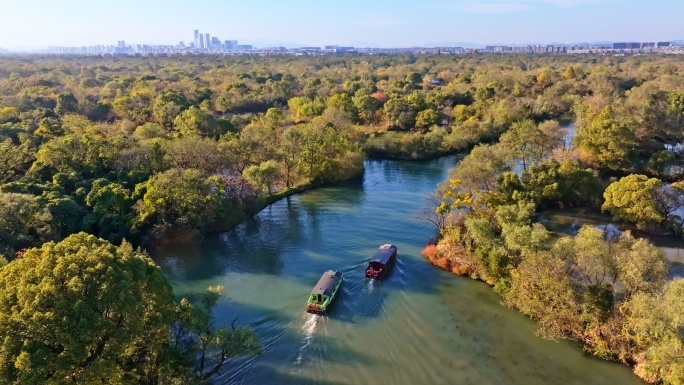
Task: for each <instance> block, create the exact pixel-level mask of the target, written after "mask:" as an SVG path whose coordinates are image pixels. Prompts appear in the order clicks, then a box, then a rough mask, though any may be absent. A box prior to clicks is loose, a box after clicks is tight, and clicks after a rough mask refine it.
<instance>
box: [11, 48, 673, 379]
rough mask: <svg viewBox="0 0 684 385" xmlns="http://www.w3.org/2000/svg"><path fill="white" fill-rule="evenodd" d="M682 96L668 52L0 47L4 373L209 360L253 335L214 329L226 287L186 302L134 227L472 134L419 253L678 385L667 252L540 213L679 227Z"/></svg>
mask: <svg viewBox="0 0 684 385" xmlns="http://www.w3.org/2000/svg"><path fill="white" fill-rule="evenodd" d="M683 111H684V62H682V60H681V59H679V58H677V57H665V56H662V57H661V56H655V55H654V56H633V57H605V56H593V55H580V56H573V55H558V56H554V55H549V56H543V55H538V56H532V55H530V56H525V55H523V56H515V55H506V56H498V55H480V54H473V55H459V56H456V55H435V56H411V55H407V56H401V55H394V56H382V55H379V56H354V55H349V56H339V57H336V56H325V57H289V56H282V57H280V56H267V57H257V56H239V57H229V58H224V57H214V56H188V57H108V58H101V57H38V56H34V57H7V58H2V59H0V147H2V148H1V151H0V253H1V254H2V256H3V257H4V258H5V260H6V261H3V264H4V265H5V266H4V267H3V268H2V269H0V308H2V310H3V311H2V312H0V337H2V340H3V345H2V346H0V351H2V354H0V356H1V359H2V361H3V362H4V364H3V365H2V369H0V376H1V377H2V382H6V383H16V384H33V383H35V384H38V383H64V382H68V381H83V382H102V383H146V384H155V383H174V382H175V383H187V382H188V381H191V380H192V381H199V382H201V381H204V380H206V379H208V378H210V377H211V376H212V375H214V374H216V373H218V371H219V370H220V369H221V367H222V366H223V365H224V364H225V363H227V362H229V360H230V359H231V358H234V357H236V356H238V355H242V354H257V353H258V352H259V351H260V347H259V343H258V339H257V338H256V336H255V335H254V333H253V332H252V331H251V329H249V328H248V327H238V326H235V325H234V324H233V325H229V326H227V327H224V328H221V329H218V330H214V328H213V322H212V309H213V307H214V304H215V303H216V301H217V300H218V297H219V296H220V294H221V292H222V288H220V287H212V288H209V289H208V290H207V292H206V293H203V294H198V295H197V296H195V298H189V299H183V300H181V301H180V302H178V299H175V298H174V297H173V293H172V291H171V288H170V286H169V285H168V283H167V282H166V280H165V278H164V277H163V275H162V274H161V272H160V270H159V268H158V267H157V266H155V264H154V262H152V260H151V259H150V258H149V256H147V254H146V252H145V251H144V250H143V249H142V248H140V247H147V246H151V245H154V244H157V243H160V242H190V241H195V240H197V239H199V238H201V236H202V235H203V234H207V233H211V232H219V231H224V230H226V229H229V228H231V227H232V226H234V225H235V224H236V223H238V222H239V221H241V220H243V219H244V218H246V217H248V216H249V215H252V214H254V213H256V212H257V211H258V210H260V209H261V208H262V207H264V206H265V205H267V204H269V203H270V202H272V201H274V200H276V199H279V198H280V197H282V196H285V195H288V194H291V193H294V192H297V191H302V190H304V189H307V188H311V187H316V186H321V185H325V184H329V183H334V182H337V181H342V180H346V179H350V178H354V177H355V176H357V175H359V174H360V173H361V172H363V162H364V159H365V158H366V157H368V156H371V157H386V158H398V159H410V160H420V159H426V158H431V157H436V156H440V155H444V154H449V153H456V152H461V151H462V152H466V151H469V155H468V156H466V157H465V158H464V159H463V160H462V161H461V162H460V163H459V165H458V167H457V168H456V169H454V171H453V172H452V175H451V176H450V179H449V180H448V181H447V182H445V184H444V186H442V188H441V189H440V191H439V195H438V196H435V197H433V198H434V199H433V200H434V202H435V203H436V210H433V211H435V212H436V213H435V214H434V215H433V216H432V217H431V220H433V221H434V222H435V223H436V224H437V225H438V226H439V228H440V232H441V240H440V242H439V243H438V244H437V245H436V246H434V247H432V248H429V249H427V250H426V256H428V257H429V258H430V259H431V260H432V261H433V262H434V263H435V264H437V265H440V266H441V267H444V268H447V269H449V270H452V271H454V272H455V273H458V274H462V275H470V276H472V277H473V278H478V279H482V280H485V281H486V282H488V283H490V284H492V285H493V286H494V288H495V290H496V291H497V292H498V293H499V294H501V295H502V297H503V302H504V303H505V304H506V305H508V306H510V307H513V308H516V309H519V310H520V311H521V312H523V313H524V314H526V315H528V316H530V317H531V318H533V319H535V320H537V321H538V322H539V323H540V332H541V334H542V335H544V336H546V337H550V338H570V339H576V340H579V341H582V342H584V343H585V345H586V346H587V349H588V350H589V351H591V352H592V353H594V354H596V355H598V356H601V357H603V358H607V359H613V360H617V361H621V362H624V363H627V364H630V365H633V366H635V368H636V370H637V372H638V374H639V375H641V376H642V377H644V378H647V379H649V380H653V381H663V382H665V383H668V384H682V383H683V382H682V381H683V380H682V379H683V378H684V364H682V360H681V354H682V353H683V352H684V342H683V341H682V327H684V324H683V323H682V322H683V321H682V320H684V308H683V307H682V306H683V305H682V304H681V303H682V302H681V301H680V299H681V294H682V293H681V290H684V286H682V285H683V284H682V282H683V281H680V280H674V281H669V282H668V279H667V265H666V264H665V260H664V257H663V255H662V253H660V252H659V250H658V249H657V248H655V247H654V246H653V245H650V244H649V243H648V242H647V241H644V240H640V239H635V238H634V237H632V236H631V235H630V234H629V233H624V234H622V235H620V236H619V237H617V238H613V239H606V237H605V234H604V233H603V232H602V231H600V230H597V229H596V228H593V227H585V228H582V229H581V230H580V231H579V232H578V234H577V235H576V236H573V237H562V238H560V239H556V238H554V237H552V236H551V235H552V234H550V233H549V232H548V231H547V230H546V229H545V228H544V226H543V225H542V224H541V223H538V222H537V221H536V218H537V217H536V214H537V213H539V212H540V211H543V210H545V209H547V208H552V207H577V206H585V207H593V208H596V209H597V210H604V211H606V212H609V213H611V214H612V215H613V216H614V217H615V218H616V220H620V221H624V222H627V223H631V224H633V225H634V226H635V227H636V228H639V229H641V230H645V231H649V232H654V233H659V234H672V235H673V236H679V235H680V234H681V233H682V225H683V220H684V219H683V217H684V215H681V211H680V209H681V208H682V207H683V206H684V197H682V192H684V184H683V183H680V182H679V181H680V180H681V179H682V177H683V176H684V175H683V172H682V168H681V164H682V156H681V155H682V154H681V153H680V151H681V150H682V145H681V143H682V140H684V114H683ZM561 118H572V119H575V122H576V125H577V130H576V136H575V137H574V139H573V140H572V141H571V142H570V141H568V140H567V135H568V133H567V132H566V131H565V130H564V129H563V128H561V125H560V124H559V123H558V120H559V119H561ZM7 261H9V262H7ZM123 298H125V299H126V301H121V299H123ZM122 302H125V303H122ZM65 320H66V321H65ZM82 320H88V322H83V321H82ZM143 326H144V327H143ZM46 329H49V332H46V331H45V330H46Z"/></svg>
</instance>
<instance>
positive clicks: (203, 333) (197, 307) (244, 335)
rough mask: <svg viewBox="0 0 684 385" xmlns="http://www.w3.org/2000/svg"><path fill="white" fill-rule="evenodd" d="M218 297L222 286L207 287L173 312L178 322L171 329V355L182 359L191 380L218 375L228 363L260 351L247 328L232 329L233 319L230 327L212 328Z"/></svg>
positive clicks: (251, 331) (256, 341) (251, 332)
mask: <svg viewBox="0 0 684 385" xmlns="http://www.w3.org/2000/svg"><path fill="white" fill-rule="evenodd" d="M221 295H223V286H211V287H209V288H208V289H207V291H206V292H205V293H204V294H203V295H202V296H201V297H200V298H199V300H198V301H196V303H192V302H191V301H188V300H187V299H185V298H184V299H183V300H181V303H180V305H179V306H178V310H177V313H178V318H179V319H178V321H177V322H175V323H174V325H173V335H172V341H173V346H172V347H173V351H175V352H177V353H178V356H180V357H181V358H184V359H185V363H186V365H187V366H189V367H191V368H192V372H193V377H195V379H197V380H199V381H202V382H204V381H207V380H208V379H210V378H211V377H213V376H215V375H216V374H218V373H219V370H220V369H221V368H222V367H223V366H224V365H225V364H226V363H227V362H228V360H230V359H232V358H235V357H238V356H241V355H256V354H260V353H261V351H262V347H261V344H260V343H259V340H258V337H257V336H256V334H255V333H254V331H253V330H252V329H251V328H250V327H247V326H243V327H235V322H236V321H237V318H236V319H235V320H234V321H233V322H232V323H231V324H230V327H228V326H224V327H220V328H217V327H216V326H215V324H214V307H215V306H216V303H217V301H218V299H219V298H220V296H221ZM196 358H198V359H197V360H196V361H195V359H196ZM193 361H195V362H193ZM191 362H193V363H192V364H191ZM209 365H211V366H209Z"/></svg>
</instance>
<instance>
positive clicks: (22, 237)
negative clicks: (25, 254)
mask: <svg viewBox="0 0 684 385" xmlns="http://www.w3.org/2000/svg"><path fill="white" fill-rule="evenodd" d="M52 237H53V228H52V215H51V214H50V211H49V210H48V209H46V208H45V207H42V206H41V205H40V202H39V201H38V200H37V199H35V198H34V197H33V196H32V195H28V194H16V193H3V192H0V254H2V255H4V256H6V257H7V256H10V254H12V253H13V252H15V251H17V250H18V249H21V248H24V247H31V246H35V245H37V244H40V243H42V242H46V241H48V240H50V239H51V238H52Z"/></svg>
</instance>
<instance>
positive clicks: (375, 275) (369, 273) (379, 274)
mask: <svg viewBox="0 0 684 385" xmlns="http://www.w3.org/2000/svg"><path fill="white" fill-rule="evenodd" d="M392 248H393V251H392V254H391V255H390V256H389V259H386V261H387V263H385V264H384V266H383V268H382V269H381V270H379V271H377V270H374V269H373V268H372V267H371V263H373V262H374V261H372V262H371V263H369V264H368V267H367V268H366V277H367V278H371V279H382V278H383V277H384V276H386V275H387V274H388V271H389V269H390V268H391V267H392V266H393V265H394V262H395V260H396V258H397V249H396V247H394V246H392Z"/></svg>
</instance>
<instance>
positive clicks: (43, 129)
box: [34, 118, 64, 139]
mask: <svg viewBox="0 0 684 385" xmlns="http://www.w3.org/2000/svg"><path fill="white" fill-rule="evenodd" d="M34 134H35V135H36V136H40V137H41V138H44V139H52V138H54V137H57V136H60V135H63V134H64V130H62V125H61V124H59V122H56V121H54V120H51V119H48V118H45V119H42V120H41V121H40V124H38V128H37V129H36V131H35V132H34Z"/></svg>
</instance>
